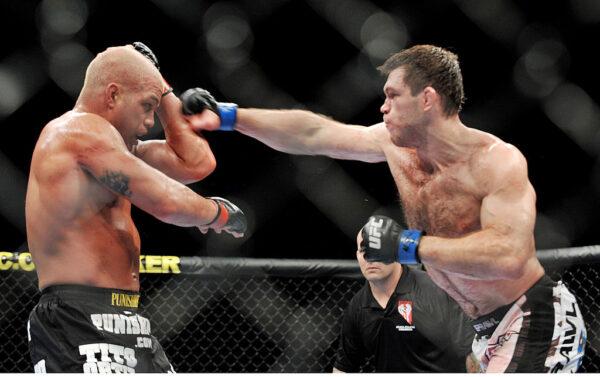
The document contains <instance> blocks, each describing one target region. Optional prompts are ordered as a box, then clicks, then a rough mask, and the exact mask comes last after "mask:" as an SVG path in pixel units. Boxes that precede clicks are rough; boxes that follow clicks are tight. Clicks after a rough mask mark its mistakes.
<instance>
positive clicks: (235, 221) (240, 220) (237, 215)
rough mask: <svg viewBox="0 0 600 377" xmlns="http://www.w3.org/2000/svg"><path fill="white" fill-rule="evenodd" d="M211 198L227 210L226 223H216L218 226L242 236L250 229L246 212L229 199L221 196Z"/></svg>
mask: <svg viewBox="0 0 600 377" xmlns="http://www.w3.org/2000/svg"><path fill="white" fill-rule="evenodd" d="M209 199H212V200H214V201H215V202H216V203H217V205H219V206H222V208H224V209H225V210H226V211H227V219H226V221H225V224H216V225H217V227H220V229H222V230H224V231H226V232H228V233H232V234H240V236H243V235H244V233H245V232H246V230H247V229H248V222H247V220H246V216H245V215H244V212H243V211H242V210H241V209H240V208H239V207H238V206H236V205H235V204H233V203H232V202H230V201H229V200H227V199H223V198H219V197H211V198H209Z"/></svg>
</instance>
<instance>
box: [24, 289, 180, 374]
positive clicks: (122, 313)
mask: <svg viewBox="0 0 600 377" xmlns="http://www.w3.org/2000/svg"><path fill="white" fill-rule="evenodd" d="M139 297H140V296H139V293H138V292H132V291H125V290H118V289H109V288H96V287H89V286H81V285H55V286H50V287H47V288H45V289H44V290H42V297H41V298H40V301H39V303H38V304H37V305H36V306H35V308H33V310H32V312H31V314H30V315H29V322H28V323H27V332H28V339H29V352H30V355H31V360H32V362H33V366H34V371H35V372H36V373H46V372H76V373H136V372H137V373H149V372H162V373H168V372H174V370H173V367H172V366H171V364H170V363H169V360H168V359H167V357H166V355H165V353H164V351H163V349H162V347H161V346H160V344H159V343H158V341H157V340H156V338H155V337H153V336H152V333H151V331H150V330H151V329H150V321H149V320H148V319H147V318H145V317H142V316H141V315H139V314H138V312H137V311H138V310H137V308H138V304H139Z"/></svg>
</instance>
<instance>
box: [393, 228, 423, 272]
mask: <svg viewBox="0 0 600 377" xmlns="http://www.w3.org/2000/svg"><path fill="white" fill-rule="evenodd" d="M422 234H423V233H422V232H421V231H420V230H414V229H407V230H405V231H403V232H402V234H401V235H400V243H399V244H398V255H397V258H398V262H399V263H401V264H417V263H420V262H421V261H420V260H419V257H418V255H417V248H418V247H419V241H420V240H421V236H422Z"/></svg>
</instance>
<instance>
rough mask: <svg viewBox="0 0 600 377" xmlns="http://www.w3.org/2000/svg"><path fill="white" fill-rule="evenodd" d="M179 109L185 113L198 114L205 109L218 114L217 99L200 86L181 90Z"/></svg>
mask: <svg viewBox="0 0 600 377" xmlns="http://www.w3.org/2000/svg"><path fill="white" fill-rule="evenodd" d="M180 99H181V106H182V109H181V111H182V112H183V114H185V115H194V114H199V113H201V112H202V111H204V110H205V109H208V110H210V111H213V112H214V113H216V114H219V110H218V106H217V101H216V100H215V98H214V97H213V96H212V95H211V94H210V92H209V91H208V90H205V89H202V88H192V89H188V90H186V91H185V92H183V93H182V94H181V96H180Z"/></svg>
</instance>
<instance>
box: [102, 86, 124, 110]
mask: <svg viewBox="0 0 600 377" xmlns="http://www.w3.org/2000/svg"><path fill="white" fill-rule="evenodd" d="M119 95H120V90H119V85H117V84H115V83H114V82H111V83H110V84H108V85H107V86H106V88H105V89H104V101H105V102H106V105H107V106H108V108H109V109H112V108H114V107H115V106H116V103H117V99H118V98H119Z"/></svg>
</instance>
